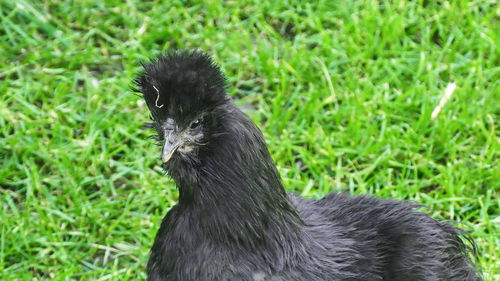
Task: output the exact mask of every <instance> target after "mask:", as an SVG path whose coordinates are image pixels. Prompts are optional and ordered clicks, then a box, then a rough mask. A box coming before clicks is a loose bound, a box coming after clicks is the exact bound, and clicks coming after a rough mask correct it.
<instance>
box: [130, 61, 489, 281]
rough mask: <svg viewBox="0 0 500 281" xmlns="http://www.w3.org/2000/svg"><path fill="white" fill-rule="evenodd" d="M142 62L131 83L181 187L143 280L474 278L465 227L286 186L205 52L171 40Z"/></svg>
mask: <svg viewBox="0 0 500 281" xmlns="http://www.w3.org/2000/svg"><path fill="white" fill-rule="evenodd" d="M144 68H145V71H144V73H142V74H141V75H140V76H139V78H137V79H136V82H137V85H138V91H140V92H141V93H142V94H143V96H144V99H145V101H146V104H147V105H148V108H149V109H150V111H151V114H152V116H153V122H152V123H151V124H150V127H152V128H154V129H156V130H157V132H158V136H157V139H158V140H160V141H162V142H163V152H162V159H163V161H164V162H165V163H164V164H163V166H164V168H165V170H166V171H167V172H168V174H169V175H170V176H171V177H172V178H173V179H174V180H175V182H176V185H177V187H178V189H179V194H180V195H179V202H178V204H177V205H175V206H174V207H173V208H172V209H171V210H170V211H169V212H168V214H167V216H166V217H165V218H164V220H163V222H162V224H161V227H160V230H159V231H158V234H157V236H156V239H155V241H154V245H153V247H152V249H151V256H150V260H149V263H148V280H150V281H167V280H168V281H212V280H213V281H215V280H217V281H219V280H231V281H232V280H243V281H247V280H248V281H250V280H252V281H255V280H260V281H264V280H266V281H267V280H269V281H271V280H272V281H315V280H318V281H319V280H321V281H324V280H332V281H337V280H338V281H340V280H342V281H347V280H352V281H354V280H366V281H377V280H384V281H389V280H394V281H395V280H405V281H417V280H418V281H431V280H432V281H438V280H440V281H441V280H442V281H444V280H447V281H472V280H474V281H476V280H481V279H480V276H479V275H478V274H477V273H476V270H475V268H474V265H473V263H472V262H471V260H470V258H469V253H470V252H471V247H469V246H467V245H469V243H467V244H466V243H464V242H463V238H466V239H468V236H467V235H465V234H464V232H463V231H462V230H460V229H458V228H455V227H453V226H451V225H449V224H447V223H444V222H441V221H437V220H435V219H433V218H431V217H430V216H428V215H427V214H425V213H421V212H418V211H416V210H415V208H416V207H417V205H416V204H414V203H410V202H406V201H394V200H381V199H377V198H371V197H368V196H357V197H353V196H349V195H346V194H342V193H340V194H338V193H331V194H328V195H327V196H325V197H324V198H322V199H320V200H312V199H309V200H307V199H303V198H300V197H298V196H296V195H294V194H291V193H288V192H286V191H285V190H284V188H283V185H282V183H281V180H280V176H279V174H278V171H277V169H276V167H275V165H274V163H273V161H272V159H271V156H270V154H269V152H268V150H267V147H266V144H265V141H264V139H263V137H262V134H261V132H260V131H259V129H258V128H257V127H256V126H255V125H254V124H253V123H252V122H251V121H250V120H249V118H248V117H247V116H245V114H243V113H242V112H241V111H240V110H239V109H238V108H237V107H236V106H235V105H234V104H233V102H232V101H231V99H230V98H229V97H228V96H227V95H226V94H225V91H224V78H223V75H222V74H221V72H220V70H219V68H218V67H217V66H216V65H215V64H214V63H213V62H212V60H211V59H210V58H209V57H208V56H206V55H204V54H202V53H199V52H172V53H169V54H167V55H165V56H162V57H160V58H159V59H157V60H154V61H152V62H151V63H149V64H146V65H145V66H144ZM472 245H473V243H472Z"/></svg>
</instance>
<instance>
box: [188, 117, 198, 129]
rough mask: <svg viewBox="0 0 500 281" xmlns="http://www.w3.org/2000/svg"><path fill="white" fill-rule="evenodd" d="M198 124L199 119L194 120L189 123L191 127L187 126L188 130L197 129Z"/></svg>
mask: <svg viewBox="0 0 500 281" xmlns="http://www.w3.org/2000/svg"><path fill="white" fill-rule="evenodd" d="M200 124H201V118H198V119H196V120H194V121H193V122H192V123H191V125H189V128H191V129H194V128H196V127H198V126H199V125H200Z"/></svg>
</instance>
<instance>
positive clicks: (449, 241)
mask: <svg viewBox="0 0 500 281" xmlns="http://www.w3.org/2000/svg"><path fill="white" fill-rule="evenodd" d="M289 197H290V200H291V201H292V202H293V204H294V205H295V206H296V208H297V209H298V211H299V213H300V214H301V216H302V218H303V220H304V222H305V224H306V225H307V228H308V232H309V233H310V235H311V237H313V239H315V240H316V241H318V243H319V244H323V245H329V244H330V245H335V244H336V243H337V242H335V241H331V240H336V239H340V241H344V242H343V243H349V244H350V245H348V247H350V248H352V251H353V252H354V253H355V255H354V258H356V259H357V261H351V262H350V263H349V265H348V266H347V267H346V268H345V270H348V271H354V272H356V274H358V275H360V276H361V275H363V274H368V275H371V276H373V277H374V279H372V280H384V281H388V280H408V281H412V280H415V281H417V280H418V281H426V280H429V281H430V280H433V281H437V280H443V281H444V280H447V281H459V280H460V281H479V280H481V278H480V276H479V274H478V273H476V271H475V268H474V266H473V264H472V261H471V259H470V257H469V256H470V254H471V253H472V252H474V244H473V242H472V240H471V239H470V238H469V236H468V235H467V234H466V233H465V232H464V231H462V230H460V229H458V228H455V227H453V226H451V225H450V224H448V223H445V222H442V221H438V220H435V219H433V218H432V217H430V216H429V215H427V214H425V213H423V212H419V211H416V210H415V209H416V208H417V207H418V205H417V204H415V203H412V202H408V201H396V200H382V199H378V198H374V197H369V196H350V195H347V194H344V193H330V194H328V195H327V196H325V197H324V198H322V199H320V200H307V199H303V198H301V197H299V196H296V195H293V194H289ZM464 241H465V242H464ZM469 242H470V243H469ZM333 247H335V246H333ZM357 271H360V272H357Z"/></svg>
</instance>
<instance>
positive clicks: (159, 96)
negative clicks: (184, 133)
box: [135, 51, 227, 121]
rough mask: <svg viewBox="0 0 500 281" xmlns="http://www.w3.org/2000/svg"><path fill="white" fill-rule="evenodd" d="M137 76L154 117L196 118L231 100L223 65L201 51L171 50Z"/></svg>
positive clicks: (137, 82)
mask: <svg viewBox="0 0 500 281" xmlns="http://www.w3.org/2000/svg"><path fill="white" fill-rule="evenodd" d="M142 65H143V67H144V72H142V73H141V74H140V75H139V77H137V78H136V79H135V83H136V85H137V91H138V92H140V93H142V95H143V97H144V100H145V101H146V104H147V105H148V108H149V110H150V111H151V114H152V115H153V118H154V119H155V120H157V121H159V120H163V119H164V118H166V117H174V118H176V119H178V120H183V119H189V118H192V116H193V115H195V114H199V113H200V112H201V111H203V110H207V109H210V108H211V107H213V106H216V105H217V104H220V103H222V102H224V101H225V100H227V96H226V94H225V90H224V87H225V78H224V76H223V74H222V72H221V70H220V68H219V66H218V65H217V64H216V63H214V62H213V60H212V59H211V58H210V57H209V56H208V55H206V54H204V53H202V52H200V51H170V52H168V53H166V54H165V55H162V56H160V57H158V58H156V59H153V60H151V61H150V62H149V63H143V64H142Z"/></svg>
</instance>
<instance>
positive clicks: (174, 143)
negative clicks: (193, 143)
mask: <svg viewBox="0 0 500 281" xmlns="http://www.w3.org/2000/svg"><path fill="white" fill-rule="evenodd" d="M181 145H182V142H181V141H180V138H179V137H178V136H176V135H175V134H168V135H167V136H165V143H164V144H163V150H162V153H161V160H162V162H163V163H164V164H165V163H167V162H168V160H170V158H172V155H173V154H174V152H175V151H176V150H177V148H179V146H181Z"/></svg>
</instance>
